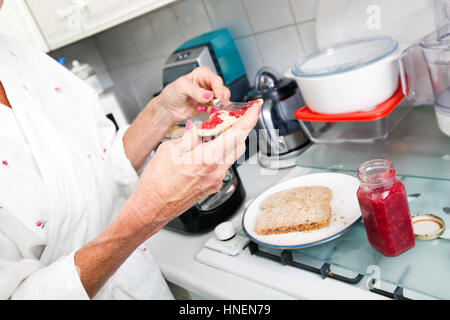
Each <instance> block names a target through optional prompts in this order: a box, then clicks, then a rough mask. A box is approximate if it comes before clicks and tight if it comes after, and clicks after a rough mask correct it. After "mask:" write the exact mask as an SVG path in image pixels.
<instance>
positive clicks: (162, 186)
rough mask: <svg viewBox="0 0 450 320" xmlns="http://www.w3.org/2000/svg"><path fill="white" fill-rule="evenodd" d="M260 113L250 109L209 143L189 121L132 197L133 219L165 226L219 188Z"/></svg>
mask: <svg viewBox="0 0 450 320" xmlns="http://www.w3.org/2000/svg"><path fill="white" fill-rule="evenodd" d="M258 113H259V110H258V108H257V107H254V108H251V109H249V110H248V111H247V112H246V114H245V115H244V116H243V117H242V118H241V119H240V120H239V121H238V122H237V123H236V124H235V125H234V126H233V127H232V128H230V129H228V130H227V131H226V132H225V133H223V134H222V135H220V136H219V137H218V138H216V139H214V140H212V141H209V142H206V143H202V142H201V138H199V137H198V136H197V133H196V128H195V125H193V123H192V122H191V121H189V122H188V123H187V126H186V131H185V134H184V136H183V137H182V138H181V139H178V140H172V141H167V142H164V143H163V144H161V145H160V147H159V148H158V150H157V152H156V155H155V157H154V158H153V159H152V161H151V162H150V164H149V165H148V166H147V168H146V169H145V171H144V173H143V175H142V176H141V179H140V182H139V185H138V186H137V188H136V190H135V192H134V194H133V196H132V197H131V198H130V199H129V202H131V203H132V204H133V206H134V207H135V208H136V209H137V210H135V212H139V214H135V217H134V219H135V220H138V221H139V222H140V223H141V224H143V225H145V224H151V225H153V226H163V225H164V224H166V223H167V222H168V221H170V220H171V219H173V218H175V217H176V216H178V215H179V214H181V213H183V212H184V211H185V210H187V209H188V208H190V207H191V206H192V205H194V204H195V203H196V202H198V201H199V200H201V199H202V198H204V197H206V196H208V195H210V194H212V193H215V192H217V191H219V190H220V188H221V186H222V180H223V178H224V177H225V174H226V172H227V170H228V168H229V167H230V166H231V165H232V164H233V163H234V162H235V161H236V159H237V158H239V157H240V156H241V155H242V154H243V153H244V152H245V140H246V137H247V135H248V133H249V132H250V130H251V129H252V128H253V127H254V126H255V124H256V121H257V119H258ZM146 212H152V213H153V214H152V215H147V214H146ZM155 212H157V214H156V215H155V214H154V213H155Z"/></svg>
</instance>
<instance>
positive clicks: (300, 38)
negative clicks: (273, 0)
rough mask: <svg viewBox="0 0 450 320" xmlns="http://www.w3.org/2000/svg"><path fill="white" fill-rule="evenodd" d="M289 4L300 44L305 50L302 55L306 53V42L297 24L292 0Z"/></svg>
mask: <svg viewBox="0 0 450 320" xmlns="http://www.w3.org/2000/svg"><path fill="white" fill-rule="evenodd" d="M288 4H289V9H291V15H292V19H293V20H294V25H295V31H296V32H297V37H298V39H299V40H300V45H301V46H302V51H303V52H302V55H305V54H306V50H305V44H304V43H303V39H302V35H301V34H300V30H299V28H298V25H297V24H296V20H295V14H294V9H293V8H292V1H291V0H289V1H288Z"/></svg>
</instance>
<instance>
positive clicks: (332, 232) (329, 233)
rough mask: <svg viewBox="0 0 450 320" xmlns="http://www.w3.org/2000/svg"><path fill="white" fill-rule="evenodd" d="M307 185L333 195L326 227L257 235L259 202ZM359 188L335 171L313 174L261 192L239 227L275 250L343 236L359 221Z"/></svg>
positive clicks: (356, 184) (307, 245)
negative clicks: (270, 196) (278, 193)
mask: <svg viewBox="0 0 450 320" xmlns="http://www.w3.org/2000/svg"><path fill="white" fill-rule="evenodd" d="M306 186H324V187H328V188H330V189H331V191H332V192H333V197H332V199H331V221H330V224H329V225H328V226H326V227H324V228H321V229H319V230H312V231H302V232H289V233H283V234H274V235H259V234H258V233H256V230H255V226H256V220H257V218H258V215H259V213H260V206H261V202H262V201H263V200H264V199H265V198H267V197H268V196H269V195H271V194H273V193H276V192H279V191H283V190H287V189H291V188H295V187H306ZM358 187H359V181H358V179H356V178H355V177H353V176H350V175H347V174H342V173H334V172H324V173H313V174H308V175H304V176H300V177H297V178H294V179H291V180H288V181H285V182H283V183H280V184H277V185H275V186H273V187H272V188H270V189H268V190H267V191H265V192H263V193H262V194H260V195H259V196H258V197H257V198H256V199H255V200H254V201H253V202H252V203H251V204H250V206H249V207H248V208H247V210H246V211H245V213H244V216H243V217H242V228H243V230H244V232H245V233H246V234H247V236H248V237H249V238H250V239H251V240H252V241H254V242H256V243H258V244H260V245H263V246H266V247H272V248H278V249H300V248H306V247H312V246H316V245H318V244H322V243H325V242H328V241H331V240H333V239H336V238H338V237H340V236H341V235H343V234H344V233H346V232H347V231H348V230H350V229H351V228H352V227H354V226H355V225H356V224H357V223H359V221H360V220H361V211H360V209H359V204H358V199H357V196H356V192H357V191H358Z"/></svg>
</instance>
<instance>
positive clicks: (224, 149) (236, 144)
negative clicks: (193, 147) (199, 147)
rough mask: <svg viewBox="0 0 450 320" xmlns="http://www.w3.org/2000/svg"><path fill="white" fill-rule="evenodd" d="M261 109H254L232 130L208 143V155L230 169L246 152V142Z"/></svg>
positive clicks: (249, 110)
mask: <svg viewBox="0 0 450 320" xmlns="http://www.w3.org/2000/svg"><path fill="white" fill-rule="evenodd" d="M258 115H259V108H257V107H253V108H250V109H248V110H247V112H246V113H245V114H244V115H243V116H242V117H241V118H240V119H239V121H238V122H237V123H236V124H234V125H233V127H231V128H230V129H228V130H227V131H225V132H224V133H223V134H221V135H220V136H219V137H218V138H216V139H214V140H213V141H211V142H208V143H207V144H206V145H208V147H207V148H208V150H207V151H206V152H207V153H209V154H211V155H214V160H215V161H217V163H218V164H220V165H225V166H226V167H229V166H230V165H231V164H233V163H234V162H235V161H236V160H237V159H238V158H239V157H240V156H241V155H242V154H243V153H244V152H245V140H246V138H247V136H248V134H249V132H250V131H251V130H252V129H253V127H254V126H255V125H256V122H257V121H258Z"/></svg>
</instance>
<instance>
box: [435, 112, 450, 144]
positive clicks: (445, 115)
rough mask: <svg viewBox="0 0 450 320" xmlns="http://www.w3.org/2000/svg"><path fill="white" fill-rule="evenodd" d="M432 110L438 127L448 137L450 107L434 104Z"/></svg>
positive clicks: (449, 131) (449, 130)
mask: <svg viewBox="0 0 450 320" xmlns="http://www.w3.org/2000/svg"><path fill="white" fill-rule="evenodd" d="M434 110H435V112H436V119H437V123H438V126H439V129H440V130H441V131H442V133H444V134H446V135H447V136H449V137H450V109H448V110H447V109H444V108H440V107H437V106H436V107H434Z"/></svg>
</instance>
